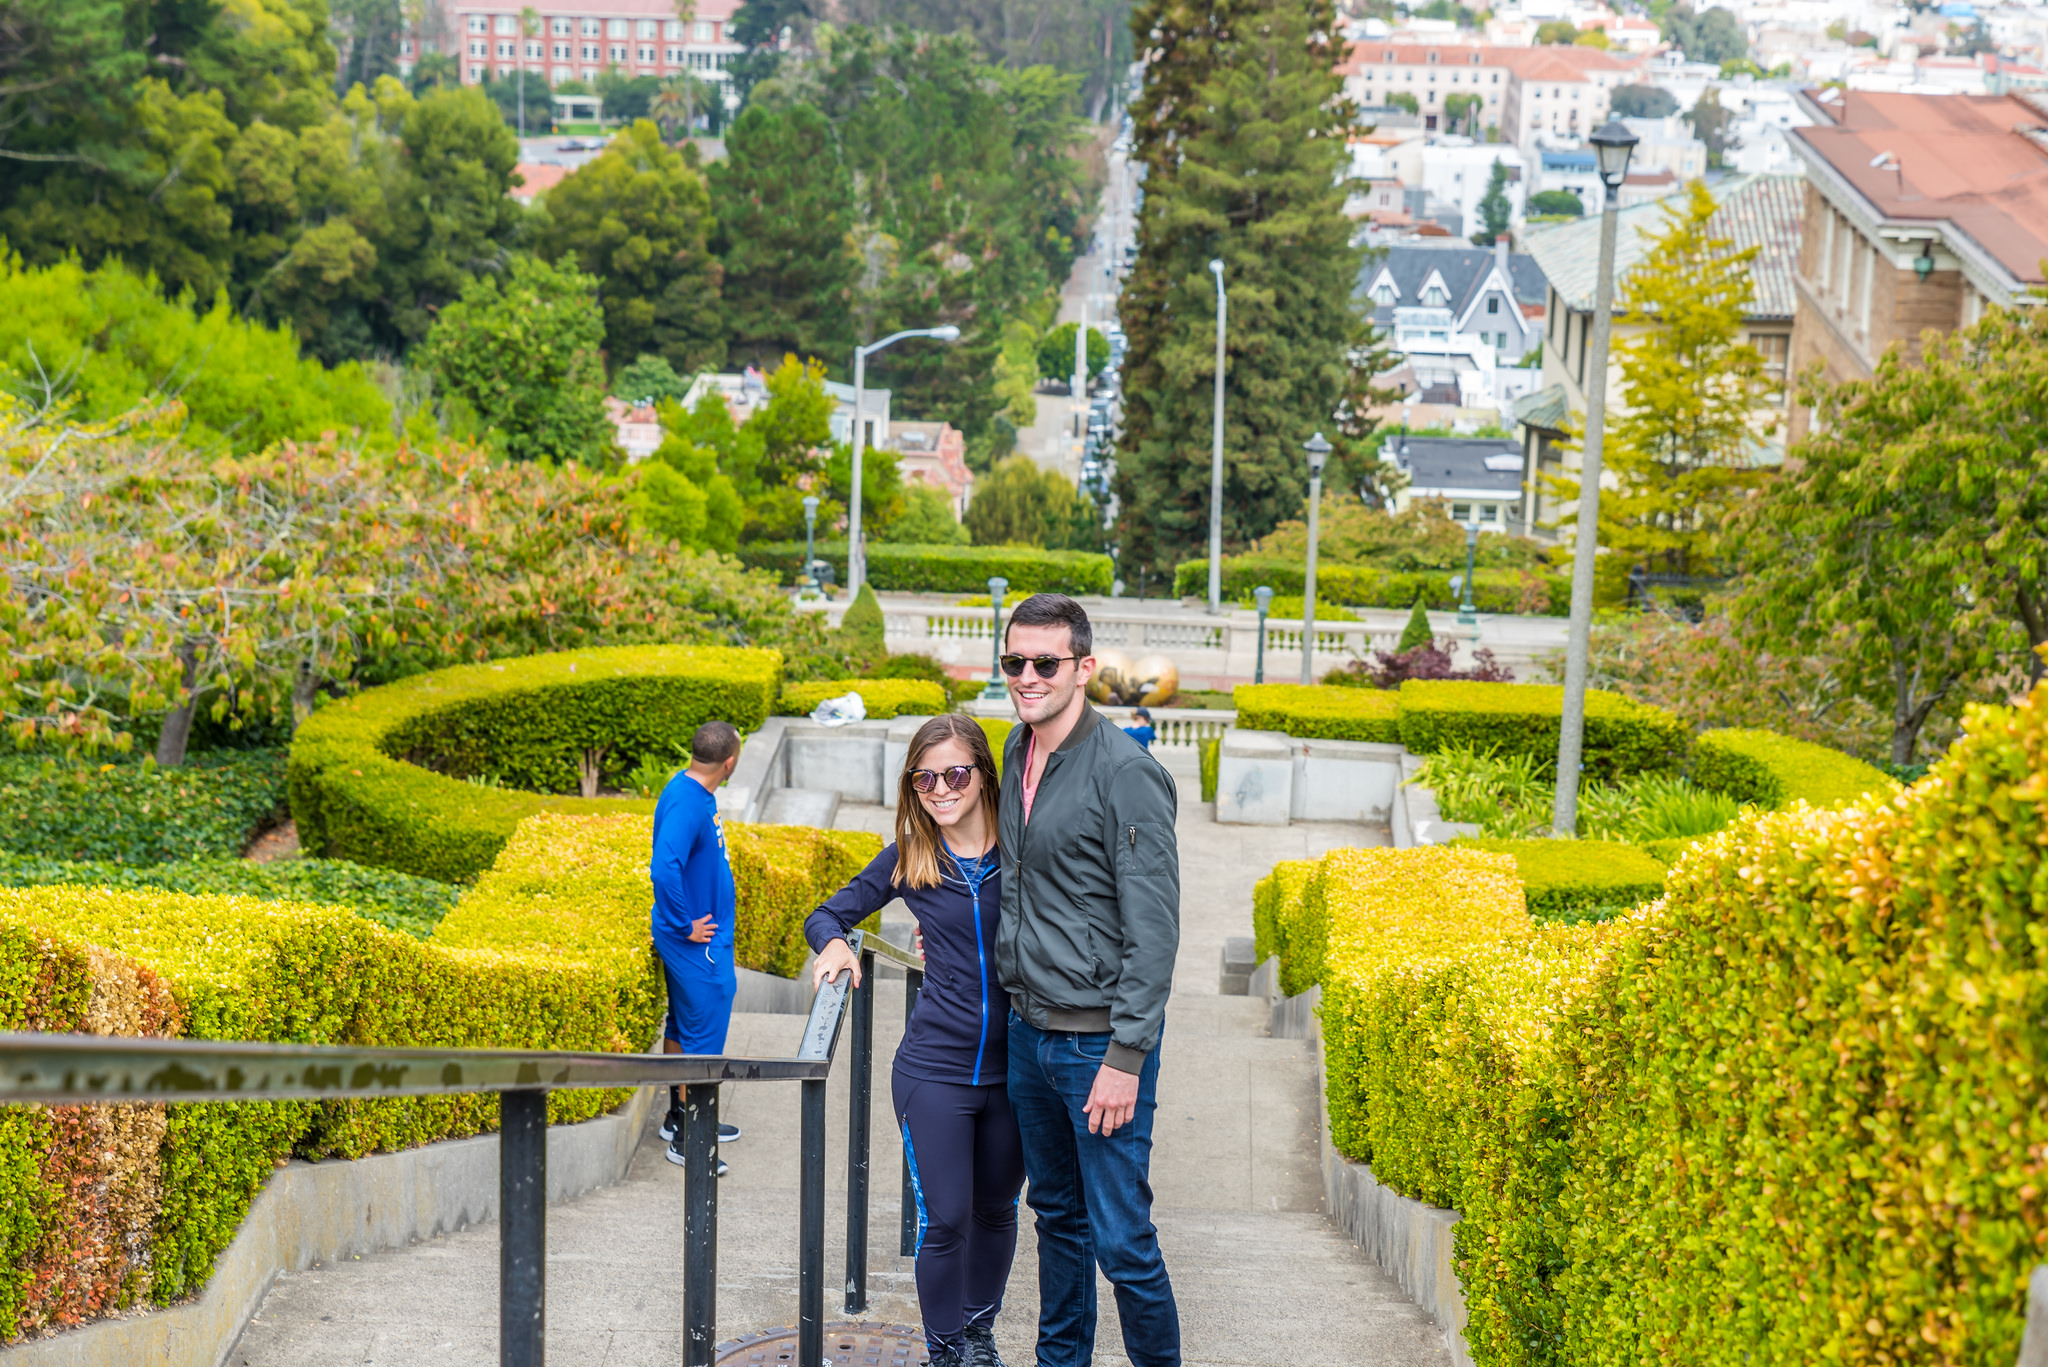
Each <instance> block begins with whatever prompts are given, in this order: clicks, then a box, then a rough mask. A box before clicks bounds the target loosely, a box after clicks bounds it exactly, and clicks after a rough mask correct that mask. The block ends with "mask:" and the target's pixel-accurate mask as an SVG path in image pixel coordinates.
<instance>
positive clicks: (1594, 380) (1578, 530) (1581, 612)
mask: <svg viewBox="0 0 2048 1367" xmlns="http://www.w3.org/2000/svg"><path fill="white" fill-rule="evenodd" d="M1588 141H1589V142H1591V143H1592V144H1593V152H1594V155H1595V156H1597V157H1598V158H1599V161H1600V181H1601V183H1602V184H1603V185H1605V186H1606V187H1607V199H1606V202H1605V204H1604V205H1603V206H1602V208H1601V210H1600V273H1599V275H1598V276H1597V277H1596V278H1595V283H1594V286H1593V349H1592V354H1591V355H1589V356H1588V357H1587V358H1586V379H1587V385H1586V441H1585V449H1584V453H1583V456H1582V460H1581V463H1580V469H1579V518H1578V523H1577V525H1576V526H1575V527H1574V528H1573V529H1572V618H1571V632H1570V635H1568V636H1567V637H1566V638H1565V648H1564V711H1563V713H1562V715H1560V716H1559V717H1558V725H1557V802H1556V805H1555V806H1553V807H1552V808H1551V814H1550V833H1551V834H1552V835H1553V836H1556V837H1558V838H1559V839H1566V840H1568V839H1570V838H1571V837H1572V836H1574V835H1576V834H1577V833H1578V828H1579V762H1580V760H1581V759H1582V758H1583V756H1584V751H1585V742H1586V675H1587V672H1588V668H1587V660H1586V657H1587V655H1588V653H1589V651H1590V646H1591V640H1592V634H1593V557H1594V556H1595V555H1596V554H1598V552H1599V541H1600V443H1601V440H1602V439H1603V438H1604V437H1605V436H1606V434H1607V343H1608V340H1609V338H1610V335H1611V334H1612V333H1613V331H1614V237H1615V232H1616V230H1617V224H1618V211H1619V210H1620V208H1621V187H1622V185H1623V183H1624V182H1626V181H1627V179H1628V159H1629V154H1630V153H1632V152H1634V151H1635V147H1636V135H1635V134H1633V133H1631V132H1629V131H1628V128H1627V127H1626V126H1625V125H1624V124H1623V123H1622V122H1621V121H1620V120H1619V119H1616V120H1613V121H1611V122H1609V123H1608V125H1607V126H1606V127H1605V128H1602V129H1601V130H1600V131H1599V132H1597V133H1595V134H1594V135H1593V136H1592V137H1591V138H1590V139H1588Z"/></svg>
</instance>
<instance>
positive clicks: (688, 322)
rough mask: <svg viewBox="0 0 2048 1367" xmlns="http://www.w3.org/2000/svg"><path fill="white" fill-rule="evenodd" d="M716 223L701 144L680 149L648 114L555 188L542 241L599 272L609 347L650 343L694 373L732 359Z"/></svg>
mask: <svg viewBox="0 0 2048 1367" xmlns="http://www.w3.org/2000/svg"><path fill="white" fill-rule="evenodd" d="M710 228H711V197H710V191H709V190H708V189H707V187H706V186H705V183H704V175H703V172H701V171H699V170H698V169H697V165H696V151H695V149H694V148H690V149H687V150H685V151H682V152H678V151H676V150H675V149H674V148H672V147H669V146H668V145H666V144H665V143H663V142H662V140H661V130H660V129H659V128H657V127H655V126H654V124H653V122H652V121H650V120H647V119H641V120H639V121H638V122H636V123H634V124H633V125H632V126H631V127H630V128H627V129H625V130H624V131H623V132H621V133H620V134H619V135H618V136H617V137H614V138H613V139H612V141H611V144H610V145H609V146H608V147H606V148H605V150H604V152H603V153H602V154H600V155H599V156H597V157H596V158H594V159H592V160H591V161H589V162H587V163H585V164H584V165H583V166H581V167H579V168H577V170H576V171H575V173H574V174H572V175H570V176H568V177H566V178H564V179H563V181H562V183H561V184H559V185H557V186H556V187H555V188H554V189H553V190H551V191H549V192H548V195H547V199H546V202H545V219H544V221H543V223H542V225H541V227H540V231H539V236H538V241H537V243H536V246H537V247H538V249H539V251H540V254H541V255H542V256H544V257H547V258H548V259H549V260H552V261H560V260H563V259H565V258H567V259H572V260H573V261H574V263H575V264H576V265H577V266H578V267H579V268H581V269H582V270H583V271H585V272H586V273H588V274H590V275H594V276H596V277H597V278H598V281H599V286H598V297H599V298H600V299H601V300H602V301H603V304H604V320H605V345H606V348H607V350H608V351H609V352H610V354H611V355H613V356H615V357H626V356H638V355H640V354H641V353H643V352H651V353H654V354H656V355H659V356H661V357H663V358H664V359H666V360H667V361H668V362H669V363H670V364H671V365H673V366H674V367H675V368H676V369H677V370H679V371H685V372H695V371H698V370H709V369H716V368H717V367H718V366H719V365H720V364H721V363H723V361H724V359H725V332H724V326H723V322H722V320H721V318H720V316H719V298H718V287H719V281H720V278H721V276H722V274H723V272H722V271H721V269H720V267H719V265H718V262H717V260H716V258H714V257H713V256H712V254H711V251H710V247H709V244H708V242H707V238H708V236H709V233H710Z"/></svg>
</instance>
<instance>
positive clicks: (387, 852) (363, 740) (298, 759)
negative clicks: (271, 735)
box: [288, 646, 781, 883]
mask: <svg viewBox="0 0 2048 1367" xmlns="http://www.w3.org/2000/svg"><path fill="white" fill-rule="evenodd" d="M780 673H781V657H780V656H778V655H777V654H776V653H775V652H774V651H770V650H725V649H709V648H705V649H698V648H688V647H683V646H640V647H627V648H619V649H600V650H574V651H564V652H562V653H560V654H557V655H537V656H531V657H528V658H526V659H519V660H504V661H500V662H498V663H496V664H480V665H465V666H462V667H459V668H454V669H443V670H436V671H434V672H433V673H430V674H422V675H418V676H416V677H414V678H410V679H405V680H402V681H400V682H398V683H395V684H390V685H388V686H386V687H383V688H371V689H365V690H364V691H363V692H361V693H358V694H356V695H355V696H353V697H350V698H344V699H341V700H339V701H336V702H333V703H330V704H329V705H327V706H325V707H322V708H320V709H319V710H317V711H316V712H314V713H313V715H312V716H311V717H309V718H307V719H306V721H305V723H304V724H303V725H301V726H300V727H299V729H298V732H297V734H296V735H295V736H294V737H293V738H292V757H291V768H290V773H289V780H288V782H289V787H290V791H291V803H292V815H293V817H294V819H295V820H296V821H297V823H298V831H299V840H300V843H301V844H302V845H304V846H305V848H306V849H307V851H308V852H309V853H312V854H318V855H326V856H328V857H331V858H337V859H350V860H354V861H355V862H356V863H359V864H374V865H377V866H380V867H383V868H392V869H398V870H400V871H401V872H404V873H413V874H418V875H420V876H421V877H424V878H436V879H439V880H441V881H443V882H451V883H461V882H468V881H470V880H472V879H474V878H475V877H476V876H477V875H478V874H480V873H482V872H483V871H484V870H485V869H487V868H489V867H490V865H491V861H492V860H493V859H495V858H496V857H497V853H498V851H499V850H500V849H501V848H503V847H504V844H505V842H506V841H507V840H508V839H510V838H511V835H512V831H513V828H514V827H516V826H517V825H518V824H519V822H520V821H521V820H523V819H524V818H526V817H529V816H532V815H534V814H535V813H538V812H576V813H586V814H595V813H601V812H634V811H638V812H651V811H652V810H653V803H651V802H646V801H642V800H638V799H628V798H590V799H585V798H581V797H571V796H557V795H554V794H559V793H562V792H565V791H573V790H574V789H575V787H576V766H577V762H578V760H579V759H580V758H581V757H583V756H585V755H586V754H598V755H601V766H602V771H603V772H605V773H615V774H625V773H628V772H631V770H632V769H633V768H634V767H635V766H636V765H637V764H639V763H640V762H641V760H642V759H643V758H646V757H649V756H658V757H665V756H671V755H673V754H675V753H677V752H678V751H679V750H680V749H682V748H684V747H686V746H687V745H688V744H689V740H690V736H691V734H692V733H693V732H694V731H695V730H696V729H697V727H698V726H699V725H700V724H702V723H703V722H705V721H709V720H711V719H713V718H718V719H722V720H725V721H729V722H731V723H732V724H733V725H735V726H737V727H739V728H740V730H741V731H751V730H754V729H756V728H757V727H759V726H760V724H761V722H762V721H763V720H765V719H766V717H767V715H768V707H769V703H770V701H771V700H772V699H773V697H774V695H775V687H776V683H777V680H778V679H779V677H780ZM425 764H432V765H435V766H438V767H439V768H440V769H442V770H445V772H436V771H435V770H434V769H432V768H426V767H422V766H423V765H425ZM478 776H483V777H488V778H493V779H503V780H504V781H508V782H513V783H514V784H515V787H512V788H503V787H489V786H478V785H477V784H475V783H471V782H467V781H465V780H466V779H468V778H471V777H478ZM521 783H525V784H531V785H534V786H537V787H539V788H541V789H542V790H543V791H540V792H528V791H522V790H520V789H519V788H518V787H517V786H516V785H518V784H521Z"/></svg>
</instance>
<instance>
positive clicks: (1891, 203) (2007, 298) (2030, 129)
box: [1790, 89, 2048, 440]
mask: <svg viewBox="0 0 2048 1367" xmlns="http://www.w3.org/2000/svg"><path fill="white" fill-rule="evenodd" d="M1798 98H1799V105H1800V108H1801V109H1803V110H1804V111H1805V112H1806V113H1807V114H1808V115H1809V116H1810V117H1811V118H1812V119H1813V120H1814V122H1813V124H1812V125H1811V126H1810V127H1806V128H1795V129H1793V130H1791V134H1790V141H1791V146H1792V147H1793V149H1794V150H1795V151H1796V152H1797V153H1798V154H1799V156H1800V157H1801V159H1802V160H1804V161H1805V163H1806V206H1805V218H1806V230H1805V234H1804V239H1803V241H1802V242H1801V244H1800V253H1799V268H1798V272H1797V275H1796V286H1797V290H1798V309H1797V315H1796V318H1795V321H1794V323H1793V328H1792V369H1793V372H1794V373H1795V374H1802V375H1803V374H1805V373H1806V372H1807V371H1809V370H1811V369H1816V368H1817V369H1818V371H1819V374H1820V375H1821V377H1822V378H1823V379H1826V380H1847V379H1861V378H1864V377H1866V376H1868V375H1869V374H1870V373H1871V371H1872V368H1873V366H1874V365H1875V364H1876V361H1877V359H1878V358H1879V357H1880V356H1882V355H1883V354H1884V353H1885V351H1886V349H1887V348H1889V347H1891V346H1894V345H1899V346H1903V347H1904V348H1905V351H1906V355H1907V357H1908V358H1909V359H1911V358H1917V357H1918V355H1919V353H1920V346H1921V343H1920V336H1921V333H1922V332H1923V331H1925V330H1927V329H1930V328H1931V329H1933V330H1935V331H1937V332H1950V331H1953V330H1954V329H1956V328H1959V327H1967V326H1969V325H1970V324H1971V323H1974V322H1975V321H1977V319H1978V318H1980V317H1982V316H1983V314H1984V310H1985V309H1986V308H1987V307H1988V306H1990V305H1994V304H1996V305H2003V306H2012V305H2018V304H2026V303H2029V302H2031V300H2030V299H2029V297H2028V295H2029V291H2031V290H2034V289H2037V288H2038V287H2040V286H2041V284H2042V283H2043V267H2042V262H2043V259H2044V258H2048V98H2044V97H2043V96H2041V95H2018V94H2010V95H1983V96H1977V95H1898V94H1889V93H1880V92H1874V91H1856V90H1841V89H1829V90H1806V91H1802V92H1800V94H1799V97H1798ZM1807 422H1808V415H1807V414H1806V413H1805V412H1803V411H1802V410H1801V409H1800V408H1799V406H1798V405H1797V404H1796V403H1795V404H1794V405H1793V410H1792V414H1791V422H1790V435H1791V437H1792V438H1793V439H1794V440H1796V439H1797V438H1798V437H1799V436H1800V435H1801V434H1802V433H1803V432H1804V431H1805V430H1806V427H1807Z"/></svg>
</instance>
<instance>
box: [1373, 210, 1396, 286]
mask: <svg viewBox="0 0 2048 1367" xmlns="http://www.w3.org/2000/svg"><path fill="white" fill-rule="evenodd" d="M1386 202H1387V197H1386V196H1385V195H1381V196H1380V203H1381V204H1385V203H1386ZM1372 298H1373V302H1374V303H1376V304H1378V305H1380V306H1381V307H1383V308H1385V307H1389V306H1391V305H1392V304H1393V302H1394V284H1393V282H1392V281H1391V280H1382V281H1380V283H1379V284H1378V285H1376V286H1374V287H1373V292H1372Z"/></svg>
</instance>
